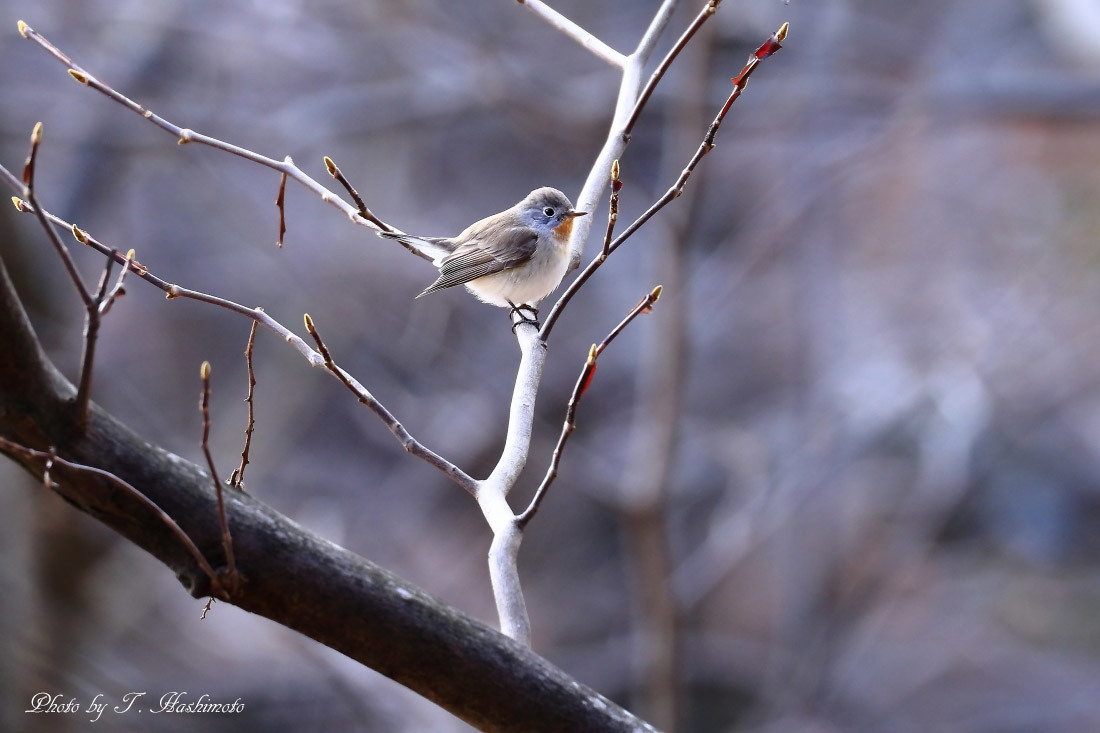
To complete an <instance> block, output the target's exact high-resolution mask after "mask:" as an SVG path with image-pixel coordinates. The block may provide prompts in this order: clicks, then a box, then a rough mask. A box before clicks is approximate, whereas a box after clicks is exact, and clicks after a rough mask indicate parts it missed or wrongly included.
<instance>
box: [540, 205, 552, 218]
mask: <svg viewBox="0 0 1100 733" xmlns="http://www.w3.org/2000/svg"><path fill="white" fill-rule="evenodd" d="M542 213H544V214H546V215H547V216H553V215H554V210H553V209H552V208H550V207H549V206H547V207H546V208H545V209H543V210H542Z"/></svg>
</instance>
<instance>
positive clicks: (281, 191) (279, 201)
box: [275, 173, 286, 249]
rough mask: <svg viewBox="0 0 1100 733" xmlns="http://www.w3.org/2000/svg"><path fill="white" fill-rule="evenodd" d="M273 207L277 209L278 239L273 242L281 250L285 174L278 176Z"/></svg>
mask: <svg viewBox="0 0 1100 733" xmlns="http://www.w3.org/2000/svg"><path fill="white" fill-rule="evenodd" d="M275 205H276V206H277V207H279V238H278V239H276V240H275V246H276V247H278V248H279V249H282V248H283V237H284V236H285V235H286V173H283V174H282V175H281V176H279V195H278V196H276V197H275Z"/></svg>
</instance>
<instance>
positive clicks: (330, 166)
mask: <svg viewBox="0 0 1100 733" xmlns="http://www.w3.org/2000/svg"><path fill="white" fill-rule="evenodd" d="M325 170H327V171H328V174H329V175H330V176H332V177H333V178H335V179H336V180H337V181H339V182H340V185H341V186H343V187H344V190H345V191H347V192H348V196H351V200H352V201H354V202H355V205H356V206H357V207H358V208H359V216H361V217H363V218H364V219H366V220H367V221H369V222H370V223H371V224H374V225H375V226H376V227H378V228H379V229H381V230H382V231H384V232H392V231H394V228H393V227H391V226H390V225H389V224H387V223H386V222H384V221H382V220H381V219H379V218H378V217H377V216H375V215H374V214H372V213H371V210H370V209H368V208H367V204H366V202H365V201H363V197H362V196H360V195H359V192H358V191H356V190H355V186H352V185H351V182H350V181H348V179H347V178H346V177H345V176H344V173H343V171H341V170H340V167H339V166H337V165H336V163H334V162H333V161H332V158H330V157H328V156H327V155H326V156H325Z"/></svg>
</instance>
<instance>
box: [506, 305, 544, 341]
mask: <svg viewBox="0 0 1100 733" xmlns="http://www.w3.org/2000/svg"><path fill="white" fill-rule="evenodd" d="M507 303H508V305H510V306H511V307H512V309H511V310H510V311H509V313H508V315H509V316H511V315H512V314H513V313H515V314H517V315H518V316H519V320H518V321H513V322H512V333H515V332H516V326H518V325H519V324H521V323H530V324H531V325H532V326H534V327H535V328H538V327H539V309H538V308H536V307H535V306H533V305H527V304H526V303H524V304H522V305H516V304H515V303H513V302H512V301H510V300H509V301H507ZM528 311H529V312H530V313H531V315H527V312H528Z"/></svg>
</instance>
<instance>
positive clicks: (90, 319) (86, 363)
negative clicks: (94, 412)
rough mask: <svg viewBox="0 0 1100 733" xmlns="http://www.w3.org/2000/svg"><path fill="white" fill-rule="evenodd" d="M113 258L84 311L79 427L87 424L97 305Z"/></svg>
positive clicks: (98, 313) (78, 413)
mask: <svg viewBox="0 0 1100 733" xmlns="http://www.w3.org/2000/svg"><path fill="white" fill-rule="evenodd" d="M114 264H115V262H114V260H112V259H108V260H107V263H106V264H105V265H104V266H103V273H102V274H101V275H100V276H99V287H98V289H97V290H96V294H95V297H94V298H92V300H91V302H89V303H88V307H87V308H86V309H85V313H84V353H83V354H81V357H80V382H79V385H78V386H77V389H76V419H77V424H78V425H80V429H81V430H83V429H84V426H85V425H87V424H88V409H89V407H88V405H89V402H90V401H91V393H92V368H93V367H94V365H95V346H96V343H97V341H98V339H99V324H100V318H99V317H100V315H101V313H100V310H99V305H100V303H102V302H103V301H104V299H105V298H106V297H107V283H108V282H110V277H111V267H112V266H113V265H114Z"/></svg>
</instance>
